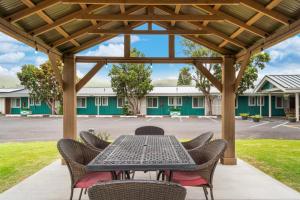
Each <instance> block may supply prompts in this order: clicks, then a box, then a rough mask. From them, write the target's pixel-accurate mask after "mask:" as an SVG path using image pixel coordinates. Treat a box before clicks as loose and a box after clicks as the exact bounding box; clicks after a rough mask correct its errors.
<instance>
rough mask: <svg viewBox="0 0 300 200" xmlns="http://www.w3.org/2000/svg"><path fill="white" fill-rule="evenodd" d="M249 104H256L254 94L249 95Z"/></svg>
mask: <svg viewBox="0 0 300 200" xmlns="http://www.w3.org/2000/svg"><path fill="white" fill-rule="evenodd" d="M248 105H249V106H256V97H255V96H249V102H248Z"/></svg>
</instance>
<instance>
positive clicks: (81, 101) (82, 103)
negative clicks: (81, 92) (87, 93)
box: [77, 97, 86, 108]
mask: <svg viewBox="0 0 300 200" xmlns="http://www.w3.org/2000/svg"><path fill="white" fill-rule="evenodd" d="M77 108H86V97H78V98H77Z"/></svg>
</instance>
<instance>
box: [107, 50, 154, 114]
mask: <svg viewBox="0 0 300 200" xmlns="http://www.w3.org/2000/svg"><path fill="white" fill-rule="evenodd" d="M130 56H131V57H144V54H143V53H142V52H140V51H138V50H137V49H135V48H134V49H132V50H131V52H130ZM151 73H152V70H151V68H150V66H149V65H147V66H146V65H145V64H118V65H113V66H112V68H111V70H110V72H109V76H110V77H111V86H112V89H113V91H114V92H116V93H117V96H118V97H123V98H125V99H126V100H127V101H128V112H129V113H132V114H140V106H141V99H142V98H143V97H145V95H146V94H148V93H149V92H150V91H152V89H153V85H152V84H151Z"/></svg>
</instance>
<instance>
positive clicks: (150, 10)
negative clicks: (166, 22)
mask: <svg viewBox="0 0 300 200" xmlns="http://www.w3.org/2000/svg"><path fill="white" fill-rule="evenodd" d="M147 14H148V15H149V16H152V15H154V7H153V6H148V7H147ZM148 30H152V22H148Z"/></svg>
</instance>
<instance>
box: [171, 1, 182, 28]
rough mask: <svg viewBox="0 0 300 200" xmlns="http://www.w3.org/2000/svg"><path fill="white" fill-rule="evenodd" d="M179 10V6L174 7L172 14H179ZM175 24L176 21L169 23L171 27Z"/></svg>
mask: <svg viewBox="0 0 300 200" xmlns="http://www.w3.org/2000/svg"><path fill="white" fill-rule="evenodd" d="M180 9H181V5H176V6H175V11H174V13H175V14H176V15H178V14H179V12H180ZM175 23H176V21H174V20H173V21H171V26H175Z"/></svg>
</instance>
